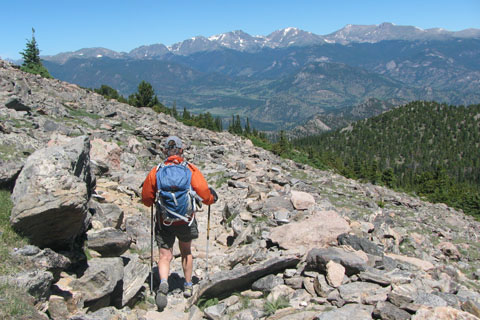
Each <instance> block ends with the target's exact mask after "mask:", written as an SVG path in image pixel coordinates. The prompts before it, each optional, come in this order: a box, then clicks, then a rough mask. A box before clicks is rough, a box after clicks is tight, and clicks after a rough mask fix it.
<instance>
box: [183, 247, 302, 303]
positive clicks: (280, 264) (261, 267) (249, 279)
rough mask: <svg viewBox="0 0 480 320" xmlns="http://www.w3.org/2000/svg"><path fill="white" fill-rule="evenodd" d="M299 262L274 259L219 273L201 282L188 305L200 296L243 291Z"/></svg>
mask: <svg viewBox="0 0 480 320" xmlns="http://www.w3.org/2000/svg"><path fill="white" fill-rule="evenodd" d="M299 262H300V258H299V257H297V256H286V257H276V258H273V259H270V260H267V261H264V262H262V263H259V264H253V265H249V266H243V267H239V268H236V269H233V270H227V271H221V272H218V273H216V274H215V275H213V277H212V278H211V279H210V280H203V281H201V282H200V283H199V285H198V288H197V290H195V291H194V294H193V296H192V298H190V300H189V302H188V304H189V305H190V306H191V305H193V304H195V303H196V302H197V301H198V299H200V297H202V296H211V297H219V296H222V294H224V293H227V292H233V291H237V290H239V289H245V288H247V287H248V286H250V285H251V284H252V283H253V282H254V281H256V280H258V279H260V278H262V277H264V276H266V275H268V274H276V273H278V272H280V271H283V270H285V269H287V268H294V267H295V266H296V265H297V264H298V263H299Z"/></svg>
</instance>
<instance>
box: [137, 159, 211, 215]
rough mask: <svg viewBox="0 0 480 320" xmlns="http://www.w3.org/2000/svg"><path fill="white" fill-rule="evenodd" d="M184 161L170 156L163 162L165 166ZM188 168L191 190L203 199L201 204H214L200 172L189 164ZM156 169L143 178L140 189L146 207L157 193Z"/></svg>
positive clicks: (151, 202) (151, 203)
mask: <svg viewBox="0 0 480 320" xmlns="http://www.w3.org/2000/svg"><path fill="white" fill-rule="evenodd" d="M183 161H184V160H183V158H182V157H180V156H170V157H168V159H167V160H166V161H165V164H166V165H169V164H174V163H182V162H183ZM188 168H189V169H190V171H192V181H191V184H192V188H193V190H195V192H196V193H197V194H198V195H199V196H200V197H201V198H202V199H203V201H202V202H203V203H205V204H206V205H210V204H212V203H213V202H214V198H213V195H212V193H211V192H210V189H209V188H208V184H207V180H205V178H204V177H203V175H202V173H201V172H200V170H198V168H197V167H195V166H194V165H193V164H191V163H189V164H188ZM156 175H157V167H154V168H153V169H152V170H151V171H150V173H149V174H148V175H147V178H145V181H144V182H143V188H142V202H143V204H144V205H146V206H147V207H150V206H151V205H153V202H154V201H155V195H156V193H157V177H156Z"/></svg>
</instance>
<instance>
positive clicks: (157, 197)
mask: <svg viewBox="0 0 480 320" xmlns="http://www.w3.org/2000/svg"><path fill="white" fill-rule="evenodd" d="M163 153H164V154H165V156H166V157H167V159H166V160H165V162H164V163H163V164H160V165H158V166H156V167H154V168H153V169H152V170H151V171H150V173H149V174H148V175H147V177H146V179H145V181H144V183H143V188H142V202H143V204H144V205H146V206H147V207H150V206H152V205H153V204H154V203H155V204H156V224H155V241H156V242H157V245H158V248H159V259H158V272H159V275H160V286H159V289H158V291H157V294H156V298H155V301H156V303H157V306H158V308H159V309H163V308H165V306H166V305H167V293H168V290H169V288H168V275H169V272H170V262H171V261H172V258H173V245H174V243H175V238H178V246H179V249H180V254H181V256H182V268H183V274H184V276H185V283H184V292H183V295H184V296H185V297H186V298H188V297H190V296H191V295H192V290H193V285H192V270H193V256H192V252H191V245H192V240H193V239H197V238H198V228H197V222H196V220H195V214H194V213H195V208H196V203H197V201H201V202H203V203H204V204H206V205H211V204H212V203H214V202H215V201H217V194H216V193H215V191H214V190H213V189H212V188H209V187H208V184H207V181H206V180H205V178H204V177H203V175H202V173H201V172H200V170H199V169H198V168H197V167H195V166H194V165H193V164H191V163H187V162H186V161H185V160H184V159H183V157H182V154H183V144H182V141H181V140H180V139H179V138H178V137H176V136H170V137H168V138H167V139H166V141H165V144H164V149H163ZM182 170H183V171H182ZM182 184H185V185H187V184H188V188H183V187H182ZM184 189H188V190H185V191H182V190H184ZM190 196H191V198H189V197H190ZM184 199H188V200H184ZM182 203H185V206H184V207H182Z"/></svg>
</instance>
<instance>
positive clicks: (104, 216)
mask: <svg viewBox="0 0 480 320" xmlns="http://www.w3.org/2000/svg"><path fill="white" fill-rule="evenodd" d="M90 208H91V209H93V210H94V211H95V213H94V214H93V217H92V218H93V219H94V220H98V221H100V222H101V223H102V225H103V226H104V227H112V228H115V229H120V227H121V225H122V223H123V217H124V212H123V210H122V209H121V208H120V207H119V206H117V205H116V204H114V203H99V202H97V201H90Z"/></svg>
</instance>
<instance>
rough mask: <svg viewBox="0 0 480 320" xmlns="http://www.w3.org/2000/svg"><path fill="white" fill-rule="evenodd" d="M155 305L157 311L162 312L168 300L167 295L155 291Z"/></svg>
mask: <svg viewBox="0 0 480 320" xmlns="http://www.w3.org/2000/svg"><path fill="white" fill-rule="evenodd" d="M155 303H156V305H157V308H158V310H160V311H161V310H163V309H165V307H166V306H167V303H168V300H167V295H165V294H163V293H161V292H160V290H158V291H157V296H156V297H155Z"/></svg>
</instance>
